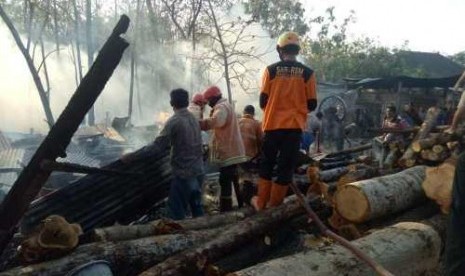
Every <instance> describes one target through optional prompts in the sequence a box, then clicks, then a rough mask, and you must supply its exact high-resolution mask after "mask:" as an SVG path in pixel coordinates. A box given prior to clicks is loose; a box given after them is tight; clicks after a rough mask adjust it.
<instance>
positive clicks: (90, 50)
mask: <svg viewBox="0 0 465 276" xmlns="http://www.w3.org/2000/svg"><path fill="white" fill-rule="evenodd" d="M86 43H87V68H89V69H90V67H91V66H92V64H93V63H94V41H93V39H92V2H91V0H86ZM88 119H89V120H88V122H89V125H90V126H93V125H95V110H94V105H92V106H91V107H90V110H89V113H88Z"/></svg>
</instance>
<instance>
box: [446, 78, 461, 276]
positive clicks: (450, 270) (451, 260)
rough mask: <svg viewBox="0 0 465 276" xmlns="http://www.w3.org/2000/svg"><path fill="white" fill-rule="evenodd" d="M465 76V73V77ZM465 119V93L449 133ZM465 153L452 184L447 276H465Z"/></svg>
mask: <svg viewBox="0 0 465 276" xmlns="http://www.w3.org/2000/svg"><path fill="white" fill-rule="evenodd" d="M463 76H465V73H464V75H463ZM464 117H465V93H463V92H462V96H461V98H460V102H459V104H458V106H457V111H456V112H455V114H454V118H453V119H452V125H451V127H450V129H449V130H448V132H452V133H454V132H456V130H457V127H458V125H459V123H461V122H463V119H464ZM464 233H465V153H462V154H460V156H459V158H458V160H457V165H456V167H455V175H454V182H453V184H452V204H451V208H450V212H449V218H448V223H447V233H446V248H445V256H446V257H445V269H446V274H445V275H447V276H456V275H457V276H458V275H465V235H464Z"/></svg>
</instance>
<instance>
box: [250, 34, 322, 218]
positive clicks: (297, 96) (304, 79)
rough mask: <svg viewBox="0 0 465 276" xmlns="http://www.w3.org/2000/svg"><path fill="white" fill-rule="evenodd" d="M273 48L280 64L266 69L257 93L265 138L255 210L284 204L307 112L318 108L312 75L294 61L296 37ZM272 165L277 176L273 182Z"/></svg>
mask: <svg viewBox="0 0 465 276" xmlns="http://www.w3.org/2000/svg"><path fill="white" fill-rule="evenodd" d="M276 49H277V51H278V54H279V58H280V59H281V61H279V62H277V63H274V64H272V65H269V66H268V67H267V68H266V69H265V72H264V73H263V77H262V85H261V91H260V107H261V108H262V109H263V110H264V118H263V123H262V128H263V131H264V133H265V135H264V139H263V146H262V156H261V160H260V168H259V176H260V178H259V180H258V192H257V196H256V197H253V198H252V202H251V203H252V205H253V206H254V207H255V209H256V210H262V209H264V208H266V206H267V205H268V206H269V207H274V206H277V205H279V204H281V203H282V202H283V200H284V197H285V196H286V194H287V190H288V188H289V184H290V183H291V181H292V177H293V173H294V170H295V167H296V157H297V155H298V152H299V147H300V138H301V136H302V130H303V129H304V128H305V125H306V123H307V113H309V112H311V111H313V110H314V109H315V108H316V106H317V99H316V78H315V73H314V72H313V70H312V69H310V68H309V67H307V66H305V65H304V64H302V63H300V62H298V61H297V59H296V57H297V55H298V54H299V51H300V41H299V36H298V35H297V34H296V33H294V32H286V33H284V34H282V35H281V36H280V37H279V38H278V43H277V46H276ZM275 165H277V177H276V180H274V181H273V179H272V177H273V168H274V166H275Z"/></svg>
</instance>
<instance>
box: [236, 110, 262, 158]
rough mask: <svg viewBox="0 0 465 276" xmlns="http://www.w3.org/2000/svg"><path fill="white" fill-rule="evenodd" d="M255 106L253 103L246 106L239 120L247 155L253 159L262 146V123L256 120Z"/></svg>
mask: <svg viewBox="0 0 465 276" xmlns="http://www.w3.org/2000/svg"><path fill="white" fill-rule="evenodd" d="M254 116H255V108H254V107H253V106H252V105H247V106H245V107H244V112H243V114H242V118H241V119H240V120H239V128H240V130H241V136H242V141H243V142H244V148H245V155H246V156H247V158H248V159H249V160H250V159H253V158H255V157H256V156H257V155H258V153H259V152H260V148H261V146H262V138H263V131H262V124H261V123H260V122H259V121H257V120H255V118H254Z"/></svg>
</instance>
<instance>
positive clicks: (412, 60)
mask: <svg viewBox="0 0 465 276" xmlns="http://www.w3.org/2000/svg"><path fill="white" fill-rule="evenodd" d="M397 55H398V56H399V57H401V58H402V61H403V62H404V63H405V65H406V66H407V67H408V68H412V69H419V70H421V72H422V73H423V74H425V76H426V77H427V78H447V77H451V76H456V75H459V74H461V73H462V72H463V71H464V70H465V68H464V67H463V66H461V65H460V64H458V63H456V62H454V61H452V60H451V59H449V58H447V57H445V56H443V55H441V54H439V53H428V52H416V51H401V52H399V53H398V54H397Z"/></svg>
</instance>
